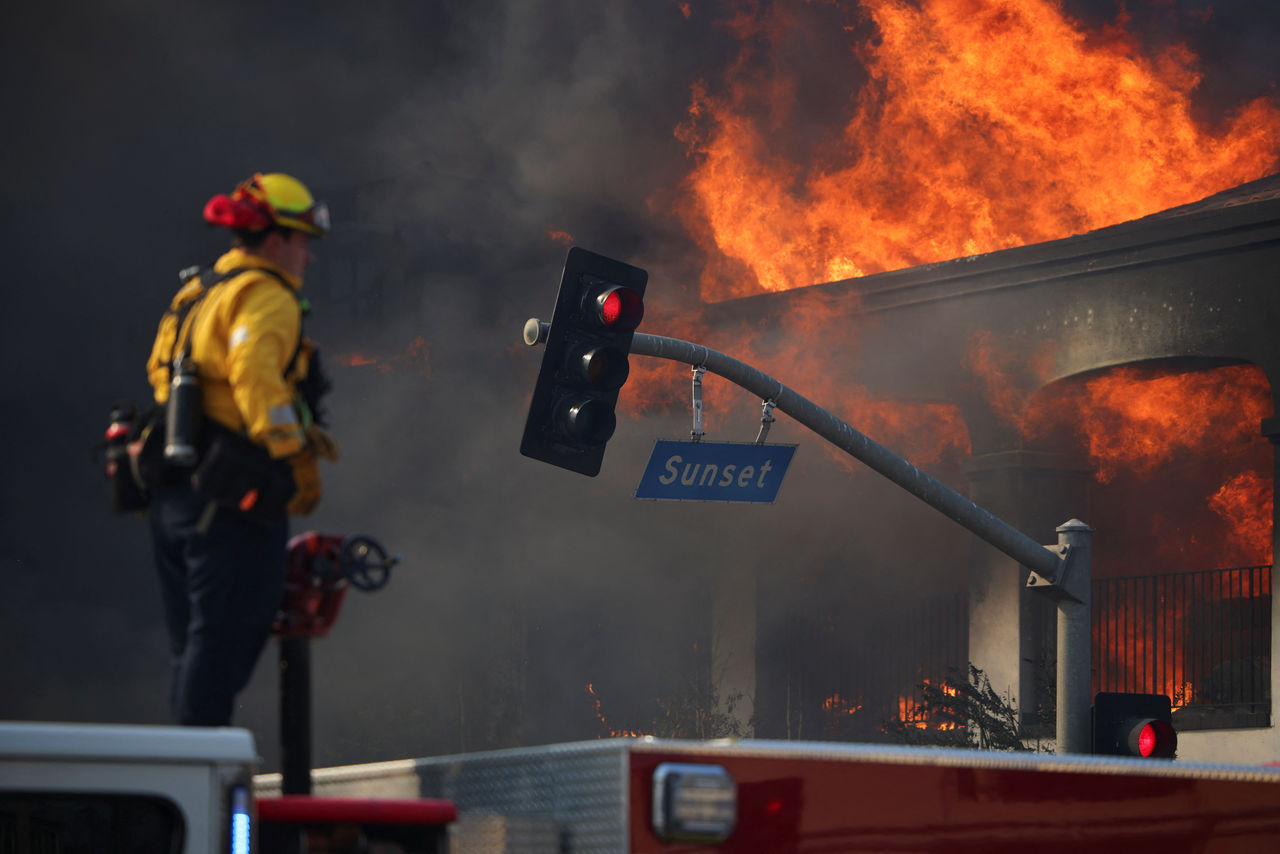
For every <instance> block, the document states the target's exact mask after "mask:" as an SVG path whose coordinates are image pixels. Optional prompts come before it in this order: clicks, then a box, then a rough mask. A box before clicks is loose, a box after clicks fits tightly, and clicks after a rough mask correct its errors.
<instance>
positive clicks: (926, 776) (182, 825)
mask: <svg viewBox="0 0 1280 854" xmlns="http://www.w3.org/2000/svg"><path fill="white" fill-rule="evenodd" d="M256 764H257V758H256V752H255V746H254V742H253V738H252V736H251V735H250V734H249V733H248V732H247V731H245V730H241V729H233V728H227V729H198V728H178V727H159V726H122V725H101V724H99V725H93V724H54V723H4V724H0V851H3V852H33V854H44V852H81V851H84V852H89V851H92V852H137V851H145V852H152V851H155V852H174V853H175V854H178V853H179V852H181V854H215V852H217V854H227V852H233V854H244V852H253V851H263V852H293V851H297V852H308V851H311V852H317V851H324V852H331V851H340V850H341V851H369V852H374V851H395V852H406V854H410V852H412V854H425V852H444V851H448V852H452V854H466V852H480V851H483V852H509V854H534V853H535V852H547V854H562V852H574V854H582V853H583V852H602V854H603V852H609V854H622V852H632V853H633V854H641V853H642V852H653V854H658V852H681V854H746V852H806V851H812V852H819V851H821V852H832V854H834V853H835V852H851V853H852V852H871V851H920V852H925V851H929V852H938V851H946V852H1006V851H1007V852H1015V851H1017V852H1021V851H1025V850H1027V849H1028V848H1029V847H1031V846H1034V847H1035V848H1036V849H1037V850H1041V851H1064V852H1065V851H1073V852H1074V851H1080V850H1088V851H1090V852H1091V854H1105V852H1113V851H1114V852H1124V854H1133V852H1135V851H1160V852H1162V854H1176V852H1214V854H1219V852H1264V851H1277V850H1280V768H1275V767H1263V766H1258V767H1253V766H1242V765H1216V764H1207V763H1192V762H1177V761H1174V762H1170V761H1162V760H1149V759H1130V758H1124V757H1102V756H1075V755H1046V754H1031V753H1025V754H1022V753H1005V752H987V751H975V750H956V749H933V748H927V747H894V746H883V745H857V744H834V743H820V742H779V741H765V740H750V739H744V740H734V741H712V742H691V741H678V740H664V739H654V738H637V739H608V740H600V741H590V742H578V743H570V744H561V745H551V746H545V747H530V748H518V749H510V750H498V751H489V752H483V753H475V754H467V755H458V756H444V757H432V758H423V759H406V760H402V761H395V762H380V763H373V764H367V765H353V766H345V767H340V768H326V769H317V770H315V771H314V772H313V774H312V781H313V784H314V788H315V793H314V794H312V795H283V794H281V793H280V785H281V776H282V775H280V774H265V775H258V776H254V775H253V773H252V772H253V770H254V768H255V766H256ZM340 831H343V832H346V833H348V836H347V837H346V838H347V839H348V840H351V842H350V844H349V847H345V848H344V847H338V843H337V842H336V841H335V840H336V839H337V838H338V833H339V832H340Z"/></svg>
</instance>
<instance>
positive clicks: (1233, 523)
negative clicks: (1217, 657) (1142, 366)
mask: <svg viewBox="0 0 1280 854" xmlns="http://www.w3.org/2000/svg"><path fill="white" fill-rule="evenodd" d="M1271 410H1272V404H1271V390H1270V385H1269V383H1268V382H1267V377H1266V374H1265V373H1263V371H1262V369H1261V368H1259V367H1257V366H1255V365H1227V366H1223V367H1218V368H1214V369H1212V370H1202V371H1189V372H1178V373H1163V374H1162V373H1154V374H1153V373H1151V372H1150V371H1142V370H1139V369H1138V368H1118V369H1115V370H1111V371H1107V372H1105V373H1102V374H1099V375H1097V376H1094V377H1090V378H1088V379H1086V380H1084V381H1083V382H1081V383H1068V384H1063V385H1058V386H1054V387H1050V389H1048V390H1046V392H1045V393H1044V394H1043V395H1041V396H1039V397H1038V398H1037V399H1036V401H1035V402H1034V404H1033V405H1032V406H1031V407H1030V408H1029V409H1028V410H1027V413H1026V416H1025V418H1024V420H1023V422H1022V428H1023V432H1024V434H1025V435H1026V436H1028V437H1029V438H1031V439H1035V438H1037V437H1040V436H1043V435H1045V434H1046V433H1047V432H1049V431H1050V430H1051V429H1055V428H1061V427H1063V426H1065V427H1066V428H1067V429H1069V430H1070V431H1072V432H1073V433H1074V434H1075V435H1076V437H1077V439H1078V441H1079V443H1080V445H1081V446H1082V447H1083V448H1084V450H1085V452H1086V453H1087V456H1088V459H1089V462H1090V465H1091V468H1092V470H1093V476H1094V478H1095V480H1096V481H1097V482H1098V484H1099V487H1100V489H1099V495H1100V497H1101V499H1102V500H1105V499H1106V497H1107V490H1106V488H1105V487H1106V486H1107V485H1108V484H1111V483H1112V482H1114V481H1117V480H1124V481H1125V482H1124V483H1123V484H1121V486H1122V487H1123V489H1122V490H1118V492H1120V493H1122V494H1123V495H1124V496H1125V497H1124V499H1123V500H1127V501H1130V502H1137V501H1143V504H1142V506H1143V507H1144V508H1146V509H1147V510H1148V511H1150V510H1152V509H1155V508H1158V507H1160V506H1162V504H1161V502H1160V500H1159V496H1158V495H1157V496H1151V497H1149V498H1147V499H1145V500H1144V498H1140V497H1139V496H1146V495H1149V493H1147V492H1145V490H1147V489H1154V490H1159V491H1165V492H1167V491H1168V490H1169V485H1168V484H1169V478H1170V477H1172V476H1174V475H1176V474H1178V472H1179V471H1182V470H1188V469H1193V470H1192V471H1190V473H1189V474H1188V475H1187V476H1188V477H1189V478H1190V480H1189V481H1188V482H1187V483H1186V484H1184V485H1182V488H1181V491H1182V492H1184V493H1186V492H1189V489H1190V488H1197V489H1199V490H1200V494H1199V495H1198V496H1196V497H1195V504H1194V506H1193V507H1192V508H1191V509H1192V511H1194V512H1196V514H1197V515H1198V519H1197V520H1191V521H1189V520H1187V519H1180V520H1168V519H1159V517H1158V516H1157V515H1154V514H1151V513H1150V512H1148V514H1147V515H1148V517H1149V518H1153V519H1159V521H1160V524H1161V525H1162V529H1161V530H1152V529H1150V528H1148V529H1144V530H1142V531H1140V532H1137V533H1140V534H1142V535H1143V536H1138V537H1132V540H1133V542H1134V543H1141V542H1143V541H1144V539H1145V540H1146V541H1147V542H1152V541H1155V542H1159V543H1160V544H1161V546H1160V551H1159V552H1158V553H1159V555H1160V558H1161V559H1162V560H1163V561H1164V562H1165V563H1166V565H1165V566H1164V567H1163V568H1162V569H1161V570H1160V571H1168V570H1170V569H1180V568H1181V569H1210V568H1215V567H1228V566H1244V565H1259V564H1266V563H1270V562H1271V513H1272V499H1271V494H1272V493H1271V477H1270V467H1269V459H1270V447H1269V445H1268V443H1267V441H1266V440H1265V439H1264V438H1263V437H1262V435H1261V432H1260V424H1261V421H1262V419H1263V418H1266V417H1267V416H1269V415H1271ZM1162 482H1163V483H1164V484H1165V485H1164V486H1161V483H1162ZM1123 510H1124V508H1117V511H1118V516H1119V518H1125V517H1126V516H1128V517H1132V516H1134V515H1136V514H1132V513H1128V514H1126V513H1124V512H1123ZM1205 511H1210V512H1205ZM1214 517H1216V518H1217V522H1218V529H1217V530H1208V529H1207V523H1209V522H1211V521H1213V519H1214ZM1153 527H1154V526H1153ZM1175 550H1176V551H1175ZM1145 551H1146V553H1147V558H1146V561H1147V562H1150V560H1151V559H1152V557H1153V556H1154V555H1155V554H1157V552H1156V551H1155V550H1154V549H1153V548H1152V547H1150V546H1148V547H1147V548H1146V549H1145ZM1120 562H1123V563H1125V564H1129V567H1128V569H1127V572H1128V573H1132V572H1134V571H1135V570H1137V569H1138V568H1140V566H1141V563H1142V562H1143V558H1142V557H1141V556H1140V555H1138V554H1133V555H1125V556H1124V557H1123V558H1122V560H1121V561H1120ZM1135 563H1137V564H1138V566H1136V567H1135V566H1133V564H1135ZM1147 571H1149V572H1155V571H1157V570H1156V568H1155V567H1152V568H1150V569H1148V570H1147Z"/></svg>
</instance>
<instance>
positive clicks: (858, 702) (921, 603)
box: [779, 593, 968, 741]
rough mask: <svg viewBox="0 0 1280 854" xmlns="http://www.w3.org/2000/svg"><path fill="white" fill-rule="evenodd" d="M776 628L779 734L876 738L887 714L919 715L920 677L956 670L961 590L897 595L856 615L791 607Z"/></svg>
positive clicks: (961, 662)
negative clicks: (780, 658) (781, 692)
mask: <svg viewBox="0 0 1280 854" xmlns="http://www.w3.org/2000/svg"><path fill="white" fill-rule="evenodd" d="M828 607H830V605H828ZM823 610H826V609H823ZM783 636H784V638H785V639H784V640H783V646H784V647H785V648H786V650H787V654H786V659H787V660H786V662H785V664H784V667H783V672H785V674H786V675H785V677H784V678H785V679H786V694H787V697H786V706H785V711H784V712H783V713H782V717H783V720H782V721H779V723H780V724H781V725H782V726H781V729H783V730H785V733H786V737H788V738H807V739H832V740H858V741H876V740H881V739H883V737H884V733H883V730H882V728H883V726H884V725H885V724H886V722H888V721H890V720H892V719H894V718H897V719H899V720H904V721H906V722H907V723H909V724H911V723H917V724H920V725H922V724H923V723H924V709H923V705H922V701H923V693H922V690H921V687H920V686H921V684H922V683H925V682H928V683H930V684H933V685H935V686H936V685H940V684H942V683H943V682H945V681H946V680H948V679H951V678H954V677H955V676H956V674H960V678H964V675H965V674H966V673H967V661H968V596H967V594H964V593H955V594H944V595H939V596H933V597H927V598H924V599H918V600H909V601H906V602H898V603H894V604H893V605H892V606H888V605H886V606H885V607H883V608H880V609H877V612H876V614H875V615H874V616H869V615H868V614H866V613H862V614H860V615H859V616H857V617H856V618H855V617H851V616H846V615H845V614H843V613H841V612H840V611H839V610H827V611H826V613H815V614H806V615H804V616H799V615H796V616H793V617H791V618H790V619H788V620H787V621H786V625H785V628H784V630H783Z"/></svg>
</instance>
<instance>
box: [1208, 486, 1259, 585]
mask: <svg viewBox="0 0 1280 854" xmlns="http://www.w3.org/2000/svg"><path fill="white" fill-rule="evenodd" d="M1272 496H1273V485H1272V483H1271V481H1270V480H1268V479H1267V478H1265V477H1263V476H1262V475H1261V474H1260V473H1258V472H1256V471H1244V472H1241V473H1240V474H1238V475H1236V476H1235V477H1233V478H1231V479H1229V480H1228V481H1227V482H1226V483H1224V484H1223V485H1222V487H1221V488H1220V489H1219V490H1218V491H1217V492H1215V493H1214V494H1213V495H1212V496H1211V497H1210V498H1209V509H1211V510H1212V511H1213V512H1214V513H1217V514H1218V515H1219V516H1221V517H1222V519H1223V521H1224V522H1226V523H1227V526H1228V529H1229V531H1230V534H1229V536H1228V540H1227V542H1226V543H1225V544H1224V548H1223V552H1224V554H1223V561H1222V562H1223V563H1225V564H1227V565H1235V566H1244V565H1253V566H1260V565H1263V564H1269V563H1271V514H1272V504H1273V497H1272Z"/></svg>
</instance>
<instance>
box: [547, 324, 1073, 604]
mask: <svg viewBox="0 0 1280 854" xmlns="http://www.w3.org/2000/svg"><path fill="white" fill-rule="evenodd" d="M535 322H536V323H537V327H536V330H535V327H534V325H533V324H534V323H535ZM549 327H550V324H548V323H544V322H542V321H535V320H530V321H529V323H528V324H526V328H525V336H524V340H525V343H526V344H529V345H530V346H532V345H535V344H538V343H541V342H542V341H543V340H545V338H546V332H547V329H548V328H549ZM531 339H532V340H531ZM631 352H632V353H635V354H636V355H639V356H653V357H654V358H658V359H670V360H671V361H673V362H682V363H683V364H686V365H692V366H694V367H703V368H706V369H707V370H708V371H710V372H711V373H713V374H715V375H717V376H720V377H724V378H725V379H727V380H729V381H730V382H731V383H733V384H734V385H737V386H740V387H742V388H744V389H746V390H747V391H749V392H751V393H752V394H755V395H757V396H758V397H760V398H761V399H762V400H772V401H773V402H774V403H775V404H776V408H777V409H779V410H781V411H782V412H785V413H786V414H787V415H790V416H791V417H792V418H794V419H795V420H796V421H798V422H799V423H800V424H803V425H804V426H805V427H808V428H809V429H810V430H812V431H813V432H815V433H817V434H818V435H819V436H821V437H822V438H824V439H826V440H827V441H828V442H830V443H831V444H833V445H835V446H836V447H837V448H839V449H840V450H842V451H844V452H846V453H847V454H849V455H850V456H852V457H853V458H854V459H857V460H859V461H861V462H863V463H865V464H866V465H867V466H868V467H869V468H871V469H872V470H873V471H876V472H878V473H880V474H881V475H883V476H885V477H887V478H888V479H889V480H891V481H893V482H894V483H896V484H897V485H898V486H900V487H902V488H903V489H905V490H906V491H907V492H910V493H911V494H912V495H914V496H915V497H917V498H919V499H920V500H921V501H923V502H925V503H926V504H928V505H929V506H930V507H933V508H934V509H935V510H937V511H938V512H940V513H942V514H943V515H945V516H946V517H947V518H949V519H951V520H953V521H955V522H956V523H958V524H960V525H963V526H964V527H965V528H967V529H969V530H970V531H971V532H973V533H974V534H975V535H977V536H978V537H981V538H982V539H983V540H986V541H987V542H988V543H990V544H991V545H993V546H995V547H996V548H997V549H999V550H1000V551H1002V552H1004V553H1005V554H1007V555H1009V556H1010V557H1012V558H1013V559H1014V560H1016V561H1018V563H1020V564H1022V565H1023V566H1026V567H1029V568H1031V569H1034V570H1036V571H1037V572H1039V573H1040V574H1042V575H1044V576H1046V577H1047V578H1049V579H1057V578H1058V577H1059V576H1060V575H1061V573H1062V563H1063V561H1062V558H1060V557H1059V556H1058V555H1057V554H1055V553H1054V552H1052V551H1050V550H1049V549H1046V548H1045V547H1044V546H1043V545H1041V544H1040V543H1037V542H1036V541H1035V540H1033V539H1031V538H1030V537H1028V536H1027V535H1026V534H1024V533H1022V532H1021V531H1019V530H1018V529H1017V528H1015V527H1013V526H1012V525H1010V524H1008V523H1007V522H1005V521H1004V520H1003V519H1001V518H1000V517H998V516H995V515H994V514H992V513H990V512H989V511H987V510H985V509H983V508H982V507H979V506H978V505H977V504H975V503H973V502H972V501H970V500H969V499H968V498H966V497H964V496H963V495H961V494H960V493H958V492H956V491H955V490H954V489H952V488H951V487H949V486H947V485H946V484H944V483H942V482H941V481H939V480H938V479H937V478H934V477H932V476H930V475H928V474H926V473H925V472H923V471H921V470H920V469H918V468H916V467H915V466H914V465H912V464H911V463H909V462H908V461H907V460H905V459H903V458H902V457H900V456H898V455H897V454H895V453H894V452H893V451H890V450H889V449H888V448H886V447H884V446H883V445H881V444H879V443H878V442H875V441H874V440H872V439H870V438H869V437H867V436H865V435H863V434H862V433H860V432H858V431H857V430H855V429H854V428H853V427H851V426H849V425H848V424H846V423H845V422H843V421H841V420H840V419H839V418H837V417H836V416H834V415H832V414H831V413H830V412H828V411H827V410H825V409H823V408H822V407H820V406H818V405H817V404H816V403H814V402H813V401H811V400H809V399H808V398H806V397H804V396H803V395H801V394H798V393H797V392H795V391H794V390H792V389H790V388H787V387H786V386H785V385H783V384H782V383H781V382H779V381H778V380H776V379H774V378H773V377H771V376H769V375H768V374H766V373H764V372H762V371H759V370H756V369H755V368H753V367H751V366H750V365H748V364H747V363H746V362H742V361H739V360H738V359H735V358H733V357H731V356H727V355H725V354H724V353H721V352H719V351H717V350H712V349H710V348H709V347H704V346H702V345H701V344H694V343H692V342H689V341H681V340H680V339H678V338H665V337H663V336H661V335H647V334H645V333H643V332H637V333H636V334H635V337H634V338H633V339H632V341H631Z"/></svg>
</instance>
